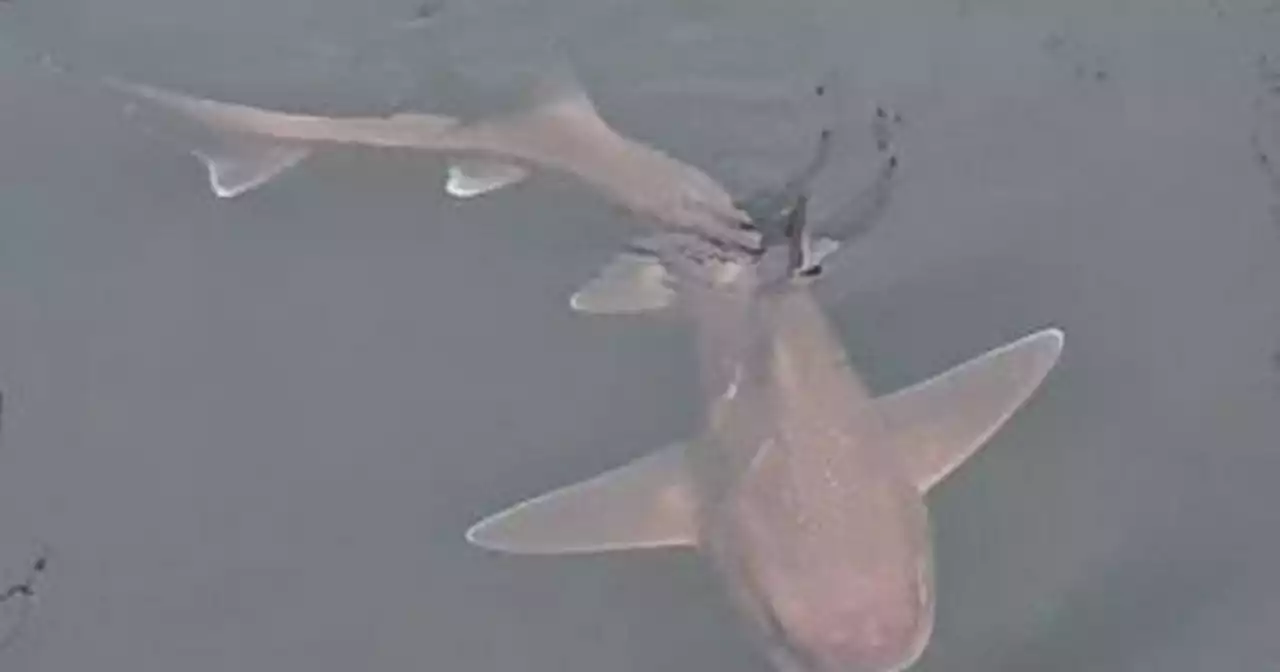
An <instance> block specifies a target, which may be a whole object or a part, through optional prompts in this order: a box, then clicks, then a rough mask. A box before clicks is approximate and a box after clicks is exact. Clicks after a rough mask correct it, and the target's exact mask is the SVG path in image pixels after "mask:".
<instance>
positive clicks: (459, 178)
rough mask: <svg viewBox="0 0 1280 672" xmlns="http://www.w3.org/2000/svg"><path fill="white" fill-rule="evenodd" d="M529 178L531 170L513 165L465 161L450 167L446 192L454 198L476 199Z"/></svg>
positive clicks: (445, 186)
mask: <svg viewBox="0 0 1280 672" xmlns="http://www.w3.org/2000/svg"><path fill="white" fill-rule="evenodd" d="M528 176H529V170H528V169H527V168H525V167H523V166H517V165H515V164H512V163H500V162H495V161H481V160H464V161H457V162H455V163H453V164H452V165H450V166H449V177H448V179H447V180H446V181H445V185H444V190H445V191H446V192H448V194H449V195H450V196H453V197H454V198H474V197H476V196H483V195H485V194H487V193H489V192H491V191H497V190H498V189H501V188H503V187H507V186H511V185H513V184H517V183H519V182H521V181H523V180H524V179H525V178H526V177H528Z"/></svg>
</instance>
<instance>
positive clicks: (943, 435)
mask: <svg viewBox="0 0 1280 672" xmlns="http://www.w3.org/2000/svg"><path fill="white" fill-rule="evenodd" d="M1061 352H1062V332H1061V331H1060V330H1058V329H1045V330H1044V331H1040V332H1037V333H1035V334H1031V335H1030V336H1026V337H1024V338H1021V339H1019V340H1017V341H1014V342H1012V343H1009V344H1008V345H1004V346H1001V347H999V348H996V349H995V350H992V351H990V352H988V353H986V354H984V355H981V356H979V357H976V358H974V359H971V360H969V361H967V362H965V363H964V364H961V365H959V366H957V367H955V368H952V369H950V370H949V371H946V372H945V373H942V374H940V375H937V376H934V377H933V378H930V379H929V380H926V381H924V382H922V383H918V384H916V385H913V386H911V387H908V388H905V389H903V390H900V391H898V392H895V393H893V394H890V395H888V396H885V397H881V398H879V399H877V400H876V406H877V408H878V410H879V411H880V412H881V414H882V416H883V418H884V420H885V425H886V427H887V428H888V430H889V432H890V437H891V441H892V446H893V449H894V450H895V452H896V453H897V454H898V455H900V456H901V458H902V459H903V460H905V462H906V467H907V472H908V474H909V476H910V477H911V478H912V479H913V480H914V481H915V483H916V486H917V487H918V488H919V489H920V491H921V492H927V491H928V490H929V489H930V488H932V487H933V486H934V485H936V484H937V483H939V482H940V481H942V480H943V479H944V478H946V477H947V475H948V474H950V473H951V472H953V471H954V470H955V469H956V468H957V467H959V466H960V465H961V464H963V463H964V461H965V460H967V459H968V458H969V457H970V456H971V455H973V453H974V452H976V451H977V450H978V448H979V447H981V446H982V444H984V443H985V442H986V441H987V439H989V438H990V437H991V435H992V434H995V432H996V430H998V429H999V428H1000V426H1001V425H1003V424H1004V423H1005V421H1006V420H1008V419H1009V417H1010V416H1012V415H1013V413H1014V411H1016V410H1018V407H1019V406H1021V405H1022V404H1023V402H1025V401H1026V400H1027V398H1028V397H1030V396H1031V393H1032V392H1034V391H1035V389H1036V388H1037V387H1039V385H1040V382H1041V381H1042V380H1044V377H1045V376H1046V375H1047V374H1048V373H1049V370H1050V369H1052V368H1053V365H1054V364H1055V363H1056V362H1057V361H1058V355H1059V354H1060V353H1061Z"/></svg>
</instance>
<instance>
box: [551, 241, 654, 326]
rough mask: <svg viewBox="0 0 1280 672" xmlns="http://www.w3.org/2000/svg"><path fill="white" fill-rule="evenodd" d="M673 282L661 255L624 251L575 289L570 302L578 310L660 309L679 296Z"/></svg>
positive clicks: (602, 312) (606, 313) (631, 311)
mask: <svg viewBox="0 0 1280 672" xmlns="http://www.w3.org/2000/svg"><path fill="white" fill-rule="evenodd" d="M671 283H672V278H671V275H670V274H669V273H668V272H667V269H666V268H665V267H664V266H663V265H662V262H660V261H659V260H658V258H657V257H655V256H653V255H649V254H637V253H635V252H623V253H621V254H619V255H618V256H616V257H614V258H613V260H612V261H610V262H609V263H608V264H607V265H605V267H604V268H603V269H601V270H600V273H598V274H597V275H596V276H595V277H594V278H592V279H591V280H589V281H587V283H586V284H585V285H583V286H582V288H581V289H579V290H578V291H577V292H574V294H573V296H571V297H569V305H570V306H571V307H572V308H573V309H574V310H576V311H578V312H582V313H594V314H602V315H608V314H619V313H642V312H645V311H650V310H658V309H660V308H665V307H667V306H669V305H671V302H672V301H673V300H674V299H675V295H676V293H675V290H674V289H673V288H672V287H671Z"/></svg>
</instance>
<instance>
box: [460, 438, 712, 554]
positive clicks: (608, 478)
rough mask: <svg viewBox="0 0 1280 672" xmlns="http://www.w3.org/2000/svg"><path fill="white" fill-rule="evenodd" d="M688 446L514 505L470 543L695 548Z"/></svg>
mask: <svg viewBox="0 0 1280 672" xmlns="http://www.w3.org/2000/svg"><path fill="white" fill-rule="evenodd" d="M696 538H697V533H696V526H695V522H694V500H693V496H692V491H691V490H690V488H689V481H688V476H687V471H686V466H685V446H684V444H674V445H671V446H668V447H666V448H663V449H662V450H659V451H657V452H655V453H652V454H650V455H648V456H645V457H642V458H640V459H638V460H636V461H634V462H632V463H630V464H627V465H625V466H622V467H619V468H617V469H613V470H611V471H607V472H605V473H603V474H601V475H599V476H596V477H595V478H592V479H589V480H586V481H583V482H581V483H578V484H576V485H570V486H567V487H564V488H560V489H559V490H553V491H551V492H549V493H546V494H544V495H541V496H539V497H535V498H533V499H530V500H528V501H526V502H524V503H521V504H517V505H516V506H513V507H511V508H509V509H507V510H505V511H502V512H500V513H496V514H494V515H492V516H489V517H488V518H485V519H484V520H482V521H480V522H479V523H476V524H475V525H473V526H472V527H471V529H470V530H467V541H469V542H471V543H472V544H475V545H476V546H480V547H482V548H487V549H490V550H495V551H502V552H505V553H517V554H548V555H550V554H568V553H596V552H601V551H617V550H628V549H636V548H657V547H664V546H691V545H694V544H696Z"/></svg>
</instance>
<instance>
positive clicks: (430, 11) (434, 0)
mask: <svg viewBox="0 0 1280 672" xmlns="http://www.w3.org/2000/svg"><path fill="white" fill-rule="evenodd" d="M3 1H4V0H0V2H3ZM442 9H444V0H425V2H423V3H422V4H421V5H418V11H417V12H414V15H413V18H414V21H426V20H427V19H430V18H431V17H433V16H435V15H436V14H438V13H439V12H440V10H442Z"/></svg>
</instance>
